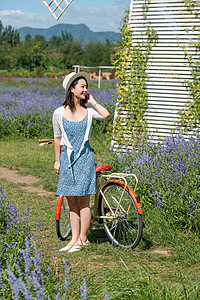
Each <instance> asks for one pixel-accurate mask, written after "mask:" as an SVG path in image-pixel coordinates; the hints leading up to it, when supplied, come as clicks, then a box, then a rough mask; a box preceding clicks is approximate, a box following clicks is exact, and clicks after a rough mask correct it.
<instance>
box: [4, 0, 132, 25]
mask: <svg viewBox="0 0 200 300" xmlns="http://www.w3.org/2000/svg"><path fill="white" fill-rule="evenodd" d="M46 1H47V2H48V1H49V2H50V0H46ZM49 2H48V3H49ZM129 6H130V0H121V1H120V0H107V1H106V0H73V2H72V3H71V4H70V6H69V7H68V8H67V10H66V11H65V13H64V14H63V15H62V16H61V18H60V19H59V20H58V21H56V20H55V19H54V17H53V16H52V15H51V13H50V11H49V10H48V9H47V7H46V6H45V4H44V3H43V0H0V20H1V22H2V23H3V26H4V27H5V26H7V25H11V26H12V27H14V28H15V29H17V28H20V27H23V26H30V27H34V28H48V27H51V26H53V25H56V24H58V23H66V24H80V23H84V24H86V25H87V26H88V27H89V28H90V29H91V30H93V31H110V30H111V31H118V28H119V26H120V22H121V20H122V17H123V15H124V11H125V10H126V9H128V8H129Z"/></svg>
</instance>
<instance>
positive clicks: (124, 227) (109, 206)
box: [100, 182, 143, 249]
mask: <svg viewBox="0 0 200 300" xmlns="http://www.w3.org/2000/svg"><path fill="white" fill-rule="evenodd" d="M102 193H103V196H102V197H101V202H100V212H101V216H103V217H105V218H103V225H104V230H105V232H106V234H107V236H108V238H109V239H110V241H111V242H112V244H114V245H115V246H120V247H123V248H132V249H133V248H135V247H136V246H137V245H138V243H139V242H140V239H141V237H142V228H143V222H142V216H141V215H140V214H138V211H137V208H136V205H135V202H134V199H133V198H132V196H131V195H130V194H129V192H128V190H125V189H124V186H123V184H120V183H117V182H109V183H108V184H107V185H105V186H104V188H103V190H102Z"/></svg>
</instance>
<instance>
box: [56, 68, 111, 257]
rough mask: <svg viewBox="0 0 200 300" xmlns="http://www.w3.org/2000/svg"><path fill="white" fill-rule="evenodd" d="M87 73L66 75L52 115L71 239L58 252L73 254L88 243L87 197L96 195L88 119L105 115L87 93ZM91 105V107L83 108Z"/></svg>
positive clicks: (59, 188) (57, 165)
mask: <svg viewBox="0 0 200 300" xmlns="http://www.w3.org/2000/svg"><path fill="white" fill-rule="evenodd" d="M88 81H89V74H88V73H86V72H79V73H75V72H72V73H70V74H68V75H67V76H66V77H65V78H64V80H63V87H64V88H65V102H64V103H63V106H61V107H59V108H57V109H56V110H55V111H54V114H53V127H54V148H55V164H54V170H55V171H56V173H59V180H58V187H57V195H64V196H66V197H67V200H68V203H69V207H70V223H71V231H72V239H71V241H70V242H69V244H67V245H66V246H65V247H64V248H62V249H60V251H68V252H75V251H79V250H81V248H82V246H86V245H88V244H89V241H88V231H89V227H90V221H91V212H90V195H91V194H95V193H96V170H95V161H94V155H93V151H92V148H91V147H90V144H89V139H90V131H91V126H92V119H93V118H95V119H106V118H108V117H109V115H110V114H109V112H108V111H107V109H106V108H105V107H103V106H102V105H101V104H99V103H97V102H96V101H95V99H94V98H93V96H92V95H88V94H87V87H88ZM85 103H86V104H91V105H92V106H93V107H94V108H95V109H93V108H87V107H86V106H85Z"/></svg>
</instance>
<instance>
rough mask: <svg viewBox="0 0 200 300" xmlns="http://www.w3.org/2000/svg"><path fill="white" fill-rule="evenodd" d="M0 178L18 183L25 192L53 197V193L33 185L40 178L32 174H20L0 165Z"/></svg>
mask: <svg viewBox="0 0 200 300" xmlns="http://www.w3.org/2000/svg"><path fill="white" fill-rule="evenodd" d="M0 178H4V179H6V180H8V181H10V182H13V183H15V184H18V185H19V188H20V189H21V190H24V191H26V192H29V193H35V194H38V195H39V196H43V197H50V196H51V197H55V194H54V193H51V192H47V191H46V190H45V189H43V188H42V187H40V186H37V187H36V186H33V184H35V183H39V182H41V180H40V179H39V178H36V177H34V176H32V175H27V176H21V175H20V174H19V171H17V170H13V169H10V168H7V167H0Z"/></svg>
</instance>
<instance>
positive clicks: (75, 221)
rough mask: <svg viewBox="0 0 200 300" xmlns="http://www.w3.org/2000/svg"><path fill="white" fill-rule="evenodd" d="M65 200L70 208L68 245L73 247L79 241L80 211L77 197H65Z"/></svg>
mask: <svg viewBox="0 0 200 300" xmlns="http://www.w3.org/2000/svg"><path fill="white" fill-rule="evenodd" d="M67 200H68V204H69V208H70V224H71V231H72V239H71V242H70V243H69V244H70V245H74V244H76V243H77V242H78V241H79V238H80V231H81V223H80V209H79V206H78V201H77V197H72V196H67Z"/></svg>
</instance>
